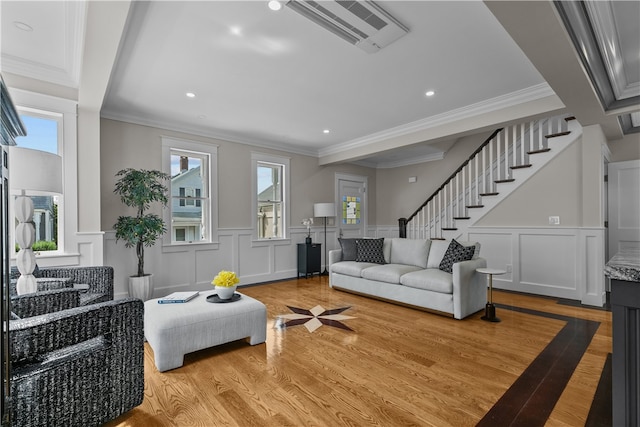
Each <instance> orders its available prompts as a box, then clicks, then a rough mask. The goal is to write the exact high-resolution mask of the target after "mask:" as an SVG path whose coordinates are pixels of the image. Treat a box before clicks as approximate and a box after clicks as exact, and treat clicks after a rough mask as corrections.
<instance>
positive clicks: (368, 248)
mask: <svg viewBox="0 0 640 427" xmlns="http://www.w3.org/2000/svg"><path fill="white" fill-rule="evenodd" d="M383 244H384V237H382V238H380V239H358V240H356V248H357V250H358V252H357V254H356V261H357V262H372V263H376V264H385V260H384V252H382V245H383Z"/></svg>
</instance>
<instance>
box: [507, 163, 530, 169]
mask: <svg viewBox="0 0 640 427" xmlns="http://www.w3.org/2000/svg"><path fill="white" fill-rule="evenodd" d="M530 167H531V165H530V164H528V165H517V166H509V168H510V169H524V168H530Z"/></svg>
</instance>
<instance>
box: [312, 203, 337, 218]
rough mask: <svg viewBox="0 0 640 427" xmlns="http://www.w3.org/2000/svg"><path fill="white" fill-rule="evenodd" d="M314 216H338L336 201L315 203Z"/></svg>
mask: <svg viewBox="0 0 640 427" xmlns="http://www.w3.org/2000/svg"><path fill="white" fill-rule="evenodd" d="M313 216H315V217H318V218H320V217H328V216H336V205H335V203H315V204H314V205H313Z"/></svg>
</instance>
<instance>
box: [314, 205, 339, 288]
mask: <svg viewBox="0 0 640 427" xmlns="http://www.w3.org/2000/svg"><path fill="white" fill-rule="evenodd" d="M313 216H314V217H317V218H324V271H323V272H322V275H323V276H328V275H329V272H328V271H327V263H328V262H329V260H328V259H327V218H328V217H334V216H336V205H335V204H334V203H315V204H314V205H313Z"/></svg>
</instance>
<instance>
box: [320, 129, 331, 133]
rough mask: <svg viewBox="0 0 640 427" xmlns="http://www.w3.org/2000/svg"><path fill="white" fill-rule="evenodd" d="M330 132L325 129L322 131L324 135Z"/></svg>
mask: <svg viewBox="0 0 640 427" xmlns="http://www.w3.org/2000/svg"><path fill="white" fill-rule="evenodd" d="M329 132H331V131H330V130H329V129H325V130H323V131H322V133H329Z"/></svg>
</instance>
